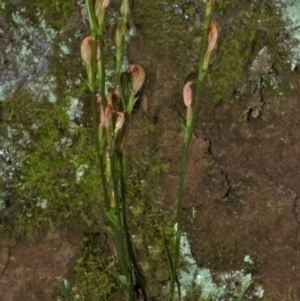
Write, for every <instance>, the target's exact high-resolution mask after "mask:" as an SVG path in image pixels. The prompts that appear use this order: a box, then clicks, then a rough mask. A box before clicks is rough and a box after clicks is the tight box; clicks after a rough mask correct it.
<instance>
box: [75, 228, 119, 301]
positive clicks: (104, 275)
mask: <svg viewBox="0 0 300 301" xmlns="http://www.w3.org/2000/svg"><path fill="white" fill-rule="evenodd" d="M103 238H104V237H101V235H100V234H99V233H87V234H86V236H85V238H84V243H83V249H82V254H81V257H80V258H79V259H78V260H77V263H76V266H75V268H74V273H75V284H76V288H77V290H76V292H75V293H74V294H73V295H74V299H76V300H78V301H89V300H103V301H105V300H114V299H115V298H114V295H115V292H116V290H118V289H120V287H119V285H118V284H119V281H118V280H117V274H118V271H117V268H116V265H115V264H114V261H113V260H112V261H111V262H108V261H106V260H104V259H102V258H103V250H105V249H106V248H107V247H106V244H105V245H103V243H105V240H103ZM111 258H112V259H113V257H111Z"/></svg>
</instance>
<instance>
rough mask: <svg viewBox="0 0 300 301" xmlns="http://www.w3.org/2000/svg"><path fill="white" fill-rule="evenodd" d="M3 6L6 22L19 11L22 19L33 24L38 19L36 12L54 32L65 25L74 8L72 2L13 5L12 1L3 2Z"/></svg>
mask: <svg viewBox="0 0 300 301" xmlns="http://www.w3.org/2000/svg"><path fill="white" fill-rule="evenodd" d="M5 4H6V6H5V11H6V13H7V18H8V20H10V19H9V18H10V17H11V14H12V13H15V12H17V11H19V12H20V11H21V12H22V16H23V17H24V18H28V19H30V20H31V21H33V22H34V23H37V22H39V18H40V16H39V14H37V11H40V12H41V14H42V16H43V18H44V19H45V20H46V22H47V24H48V26H51V27H52V28H54V29H55V30H60V29H62V28H63V26H65V25H66V21H67V20H68V18H70V16H71V14H72V13H73V10H74V7H75V2H74V1H73V0H51V1H47V0H41V1H26V0H20V1H18V2H17V3H15V4H13V3H12V1H9V0H5Z"/></svg>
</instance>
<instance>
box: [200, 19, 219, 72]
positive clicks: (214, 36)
mask: <svg viewBox="0 0 300 301" xmlns="http://www.w3.org/2000/svg"><path fill="white" fill-rule="evenodd" d="M209 28H210V31H209V34H208V47H207V50H206V53H205V56H204V59H203V66H202V67H203V69H207V68H208V65H209V62H210V58H211V54H212V51H213V50H214V49H216V47H217V40H218V28H217V23H216V22H215V21H211V22H210V24H209Z"/></svg>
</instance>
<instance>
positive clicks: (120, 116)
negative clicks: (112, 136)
mask: <svg viewBox="0 0 300 301" xmlns="http://www.w3.org/2000/svg"><path fill="white" fill-rule="evenodd" d="M117 115H118V117H117V121H116V130H117V131H118V130H119V129H121V128H122V126H123V124H124V121H125V114H124V113H123V112H117Z"/></svg>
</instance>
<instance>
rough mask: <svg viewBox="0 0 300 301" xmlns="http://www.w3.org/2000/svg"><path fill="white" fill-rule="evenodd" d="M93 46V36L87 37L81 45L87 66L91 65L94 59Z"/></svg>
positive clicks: (82, 55) (83, 58) (82, 56)
mask: <svg viewBox="0 0 300 301" xmlns="http://www.w3.org/2000/svg"><path fill="white" fill-rule="evenodd" d="M92 44H93V39H92V36H87V37H86V38H85V39H84V40H83V41H82V43H81V58H82V60H83V61H84V62H85V64H87V65H90V63H91V59H92Z"/></svg>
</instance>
